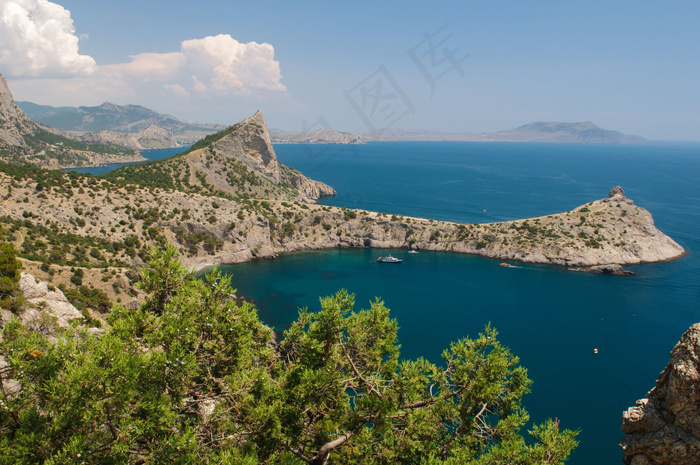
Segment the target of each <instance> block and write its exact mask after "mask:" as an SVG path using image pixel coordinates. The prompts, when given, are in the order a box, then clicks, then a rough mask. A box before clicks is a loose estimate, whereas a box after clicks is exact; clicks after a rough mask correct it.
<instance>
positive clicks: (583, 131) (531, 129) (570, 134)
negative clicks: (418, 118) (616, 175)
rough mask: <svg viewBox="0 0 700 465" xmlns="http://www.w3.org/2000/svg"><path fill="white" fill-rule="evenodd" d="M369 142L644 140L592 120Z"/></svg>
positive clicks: (389, 134) (388, 134) (400, 135)
mask: <svg viewBox="0 0 700 465" xmlns="http://www.w3.org/2000/svg"><path fill="white" fill-rule="evenodd" d="M362 140H363V141H365V142H368V141H474V142H559V143H575V144H643V143H646V142H648V141H647V140H646V139H644V138H643V137H639V136H632V135H627V134H623V133H621V132H619V131H611V130H608V129H603V128H601V127H599V126H596V125H595V124H593V123H591V122H590V121H586V122H582V123H557V122H537V123H530V124H526V125H524V126H520V127H518V128H515V129H506V130H505V131H498V132H487V133H479V134H475V133H459V132H443V131H424V130H410V129H408V130H407V129H385V130H383V131H375V132H370V133H363V134H362Z"/></svg>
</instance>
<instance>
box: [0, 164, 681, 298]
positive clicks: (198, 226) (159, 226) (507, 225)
mask: <svg viewBox="0 0 700 465" xmlns="http://www.w3.org/2000/svg"><path fill="white" fill-rule="evenodd" d="M91 182H92V184H90V183H91ZM0 197H2V198H3V201H2V204H1V205H0V216H7V217H10V218H13V219H24V220H27V221H29V222H31V223H32V224H39V225H48V226H50V227H52V228H53V229H54V230H56V231H61V232H66V233H72V234H75V235H78V236H92V237H101V238H106V239H108V240H109V241H111V242H113V243H122V244H123V243H124V242H125V241H126V242H128V241H129V237H131V238H132V239H133V238H134V237H136V238H138V240H139V242H140V244H139V245H140V247H137V246H134V248H133V249H132V252H134V251H135V252H136V253H138V252H139V251H141V250H145V249H146V248H147V247H148V246H151V245H155V244H156V242H157V241H158V240H161V241H163V240H165V241H167V242H170V243H173V244H176V245H177V246H178V247H179V248H180V249H181V252H182V255H183V256H184V260H185V262H186V263H188V264H190V265H192V266H194V267H196V268H203V267H206V266H210V265H214V264H220V263H236V262H242V261H247V260H251V259H255V258H271V257H275V256H277V255H278V254H280V253H283V252H288V251H297V250H305V249H324V248H334V247H362V246H370V247H390V248H391V247H393V248H400V247H414V248H418V249H422V250H445V251H453V252H462V253H473V254H478V255H483V256H486V257H493V258H496V259H499V260H504V259H508V260H519V261H524V262H532V263H549V264H557V265H568V266H590V265H597V264H611V263H617V264H632V263H643V262H654V261H661V260H670V259H673V258H677V257H679V256H681V255H683V253H684V250H683V249H682V248H681V247H680V246H679V245H678V244H676V243H675V242H674V241H673V240H672V239H670V238H669V237H668V236H666V235H664V234H663V233H661V232H660V231H659V230H658V229H656V228H655V227H654V225H653V220H652V218H651V215H650V214H649V212H648V211H646V210H644V209H643V208H640V207H637V206H635V205H634V204H633V202H632V201H631V200H629V199H627V198H625V197H624V195H623V194H616V195H614V196H612V197H609V198H606V199H603V200H598V201H595V202H591V203H589V204H587V205H585V206H582V207H579V208H576V209H574V210H572V211H570V212H566V213H560V214H554V215H550V216H543V217H538V218H532V219H528V220H519V221H511V222H503V223H492V224H483V225H478V224H456V223H447V222H439V221H433V220H427V219H420V218H409V217H402V216H390V215H386V214H378V213H374V212H366V211H361V210H344V209H340V208H333V207H322V206H319V205H308V204H303V203H298V202H286V201H260V200H240V201H236V200H228V199H222V198H216V197H211V196H201V195H198V194H185V193H181V192H178V191H172V190H163V189H147V188H135V189H134V188H133V186H131V187H129V188H128V189H127V188H124V187H116V186H114V185H110V184H109V183H107V182H105V183H101V182H99V183H95V181H94V179H92V180H91V179H90V178H87V177H85V178H78V179H77V180H74V181H73V184H72V185H71V184H70V183H63V184H62V185H61V186H60V187H59V186H56V187H50V188H46V189H44V190H41V191H40V192H39V194H37V183H36V182H35V181H33V180H23V181H17V180H13V179H11V178H9V177H8V176H7V175H5V174H0ZM149 211H150V214H149ZM23 231H25V232H23ZM39 236H41V234H37V233H34V235H33V237H32V235H30V234H27V232H26V228H24V229H23V228H19V229H18V230H17V233H16V234H15V244H16V245H17V247H18V248H19V249H20V250H21V249H22V248H23V247H24V242H25V241H28V244H29V245H30V246H31V244H32V242H33V241H34V242H35V241H36V240H37V239H40V240H41V237H39ZM43 242H47V241H46V240H44V241H43ZM132 242H133V240H132ZM55 247H58V246H53V245H51V244H49V245H48V246H46V247H45V249H43V251H42V253H43V254H44V256H46V257H48V256H50V254H51V252H52V249H53V248H55ZM64 248H65V246H64ZM75 250H76V249H75V248H73V249H70V247H69V250H68V252H66V255H65V259H66V260H67V261H70V260H71V258H72V257H73V255H74V252H75ZM101 252H102V255H103V257H101V258H99V259H93V258H92V257H91V256H90V255H89V254H88V255H87V258H88V260H89V261H90V263H91V264H92V265H93V266H98V265H99V264H100V263H104V261H105V259H108V260H109V259H111V260H117V261H121V262H122V263H123V264H124V265H126V266H133V265H141V264H142V260H141V259H140V258H139V256H138V255H135V256H133V257H131V256H129V253H128V250H127V249H126V248H124V247H123V245H122V248H121V249H120V250H118V251H117V252H116V253H111V254H110V253H106V252H104V250H103V251H101ZM132 254H133V253H132ZM82 255H86V254H85V251H83V252H82ZM114 263H115V262H113V264H114ZM34 268H35V267H34ZM35 271H36V270H35V269H32V272H35ZM100 273H103V271H94V270H93V271H89V272H88V273H86V274H88V275H89V274H100ZM118 273H119V274H120V275H123V273H124V269H121V268H120V269H119V270H118ZM37 274H38V276H39V277H40V278H42V279H43V278H45V277H46V276H45V273H44V274H42V273H37ZM112 276H114V275H112ZM115 279H116V277H115ZM112 282H113V280H112V279H111V278H110V279H109V280H108V281H107V285H111V283H112ZM96 284H97V285H100V284H99V283H96ZM122 284H124V283H123V282H121V283H120V284H119V285H122Z"/></svg>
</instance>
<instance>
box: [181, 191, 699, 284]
mask: <svg viewBox="0 0 700 465" xmlns="http://www.w3.org/2000/svg"><path fill="white" fill-rule="evenodd" d="M616 189H619V188H616ZM616 189H613V190H612V191H611V192H610V195H609V197H608V198H607V199H601V200H597V201H594V202H590V203H588V204H586V205H583V206H580V207H577V208H575V209H573V210H571V211H569V212H564V213H559V214H554V215H547V216H541V217H535V218H529V219H522V220H514V221H506V222H498V223H487V224H458V223H451V222H440V221H434V220H429V219H423V218H414V217H400V218H399V217H397V216H396V215H393V216H391V217H389V215H385V214H380V213H375V212H362V213H364V214H366V215H365V216H364V217H363V219H362V220H360V222H361V223H363V224H362V226H360V227H359V228H358V227H354V228H353V224H352V221H353V220H355V218H352V219H348V218H347V216H348V214H347V213H345V212H346V211H349V210H342V209H335V210H338V211H339V212H341V213H342V214H343V216H344V219H345V224H344V225H343V224H341V225H336V234H335V236H334V235H333V234H330V235H322V236H316V235H313V236H311V237H306V239H305V240H295V238H291V237H284V236H283V237H278V238H277V240H267V241H258V242H257V243H256V246H255V247H253V248H250V247H239V248H227V250H222V251H221V252H219V253H216V254H215V255H198V256H196V257H189V258H186V259H184V260H183V261H184V263H186V264H188V265H189V266H192V267H194V269H195V270H196V271H197V272H201V271H203V270H205V269H207V268H211V267H213V266H217V265H224V264H235V263H242V262H246V261H252V260H258V259H272V258H276V257H278V256H279V255H280V254H283V253H286V252H298V251H304V250H327V249H333V248H338V247H370V248H385V249H416V250H432V251H446V252H454V253H465V254H471V255H479V256H483V257H486V258H492V259H494V260H509V261H515V262H522V263H537V264H548V265H558V266H565V267H569V268H572V269H575V270H576V271H586V272H596V273H605V274H629V273H628V272H626V271H625V270H624V269H623V268H622V266H623V265H636V264H644V263H656V262H664V261H671V260H677V259H680V258H682V257H684V256H685V255H686V254H687V251H686V250H685V249H683V248H682V247H681V246H680V245H678V244H677V243H676V242H675V241H673V239H671V238H670V237H668V236H666V235H665V234H663V233H662V232H661V231H659V230H658V229H657V228H656V227H655V226H654V224H653V218H652V217H651V214H650V213H649V212H648V211H647V210H645V209H643V208H640V207H637V206H636V205H634V203H633V202H632V200H630V199H628V198H626V197H625V196H624V193H623V192H622V190H621V189H619V190H616ZM315 211H317V212H318V211H323V212H325V216H324V219H326V218H327V217H328V216H331V215H328V213H333V209H332V208H330V207H325V208H320V209H319V208H318V207H316V209H315ZM337 220H338V219H337V218H336V222H337ZM324 224H325V225H328V224H329V223H327V222H326V223H324ZM342 226H346V228H343V227H342ZM355 226H356V225H355ZM329 229H331V228H329ZM358 229H359V230H361V231H362V234H358V232H357V231H358ZM353 230H354V231H355V234H350V232H351V231H353ZM260 239H262V238H260ZM241 245H243V244H241ZM613 267H614V268H613Z"/></svg>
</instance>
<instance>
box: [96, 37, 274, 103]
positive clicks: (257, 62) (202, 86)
mask: <svg viewBox="0 0 700 465" xmlns="http://www.w3.org/2000/svg"><path fill="white" fill-rule="evenodd" d="M274 56H275V49H274V47H273V46H272V45H270V44H258V43H256V42H249V43H247V44H243V43H240V42H238V41H237V40H236V39H234V38H233V37H231V36H230V35H228V34H221V35H218V36H209V37H205V38H203V39H192V40H186V41H184V42H182V44H181V47H180V51H179V52H170V53H141V54H138V55H133V56H132V57H131V62H129V63H121V64H115V65H106V66H103V67H102V68H101V69H104V70H109V71H110V72H113V73H119V74H122V75H123V76H124V77H125V78H128V79H129V80H130V82H131V83H132V84H133V85H137V84H136V81H139V80H141V81H148V82H151V81H161V82H162V83H163V88H167V89H170V90H172V89H174V88H175V86H177V88H178V89H179V92H177V93H179V94H180V95H183V96H184V95H186V94H185V92H186V93H187V95H189V94H190V93H192V92H197V93H199V94H202V95H205V96H209V97H213V96H227V95H229V96H231V95H232V96H248V95H254V94H256V93H259V92H263V93H264V92H269V91H273V92H277V91H281V92H284V91H286V90H287V88H286V87H285V86H284V85H283V84H282V83H281V82H280V80H281V78H282V73H281V72H280V65H279V62H277V61H275V59H274ZM183 91H185V92H183Z"/></svg>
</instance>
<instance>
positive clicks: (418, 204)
mask: <svg viewBox="0 0 700 465" xmlns="http://www.w3.org/2000/svg"><path fill="white" fill-rule="evenodd" d="M275 149H276V151H277V155H278V157H279V158H280V160H281V161H282V162H283V163H285V164H288V165H290V166H293V167H295V168H297V169H299V170H300V171H302V172H303V173H305V174H307V175H309V176H310V177H312V178H314V179H318V180H321V181H324V182H326V183H328V184H330V185H332V186H333V187H334V188H335V189H336V190H337V191H338V193H339V194H338V195H337V196H336V197H332V198H328V199H324V201H323V203H325V204H328V205H336V206H346V207H349V208H361V209H366V210H375V211H381V212H387V213H397V214H404V215H412V216H421V217H428V218H434V219H439V220H449V221H459V222H478V223H485V222H493V221H503V220H512V219H518V218H524V217H531V216H538V215H547V214H551V213H558V212H562V211H568V210H571V209H573V208H575V207H577V206H579V205H581V204H584V203H586V202H589V201H591V200H595V199H599V198H602V197H605V196H606V195H607V193H608V191H609V190H610V189H611V188H612V187H614V186H615V185H618V184H619V185H621V186H622V187H623V189H624V190H625V192H626V194H627V196H628V197H630V198H631V199H633V200H634V201H635V203H636V204H637V205H640V206H642V207H644V208H647V209H648V210H650V211H651V213H652V214H653V215H654V218H655V221H656V225H657V226H658V227H659V228H660V229H661V230H662V231H664V232H665V233H667V234H669V235H670V236H671V237H673V238H674V239H675V240H676V241H677V242H679V243H680V244H681V245H682V246H683V247H685V248H686V249H687V250H688V251H689V254H688V255H687V256H686V257H684V258H683V259H680V260H677V261H674V262H669V263H659V264H647V265H639V266H633V267H629V268H630V269H632V270H633V271H635V272H637V273H638V275H637V276H632V277H612V276H599V275H590V274H585V273H578V272H572V271H567V270H565V269H563V268H559V267H553V266H539V265H519V266H517V267H514V268H503V267H500V266H499V265H498V261H495V260H489V259H483V258H480V257H472V256H467V255H458V254H449V253H439V252H421V253H420V254H418V255H408V254H406V253H405V252H403V251H391V253H392V254H393V255H394V256H398V257H399V258H404V263H402V264H401V265H386V264H384V265H382V264H377V263H375V259H376V257H377V256H379V255H381V254H383V253H386V251H381V250H376V249H339V250H330V251H320V252H306V253H294V254H288V255H285V256H282V257H280V258H278V259H276V260H267V261H258V262H252V263H245V264H239V265H233V266H230V267H225V268H226V270H227V271H229V272H231V273H233V275H234V279H233V281H234V285H235V287H237V288H238V290H239V293H241V294H243V295H245V296H247V297H250V298H251V299H253V300H254V301H255V303H256V305H257V306H258V308H259V311H260V316H261V318H262V319H263V320H264V321H265V322H266V323H268V324H270V325H272V326H274V327H275V328H276V329H278V330H284V329H285V327H286V326H287V325H288V324H289V323H290V322H291V321H293V320H294V319H295V318H296V314H297V309H298V308H300V307H309V308H310V309H317V308H318V297H319V296H324V295H330V294H333V293H335V292H336V291H337V290H338V289H341V288H345V289H348V290H349V291H351V292H354V293H356V295H357V299H356V302H357V307H365V308H366V307H367V305H368V302H369V301H370V300H372V299H374V297H375V296H380V297H382V298H383V299H384V301H385V302H386V304H387V306H388V307H389V308H391V309H392V313H393V316H394V317H395V318H396V319H397V320H398V323H399V326H400V330H399V340H400V343H401V344H402V355H403V356H404V357H406V358H416V357H418V356H425V357H427V358H429V359H430V360H432V361H434V362H440V353H441V352H442V350H443V349H445V348H446V347H448V345H449V343H450V342H451V341H454V340H457V339H459V338H461V337H464V336H471V337H475V336H476V335H477V334H478V332H479V331H481V330H483V328H484V325H485V324H487V323H488V322H491V323H492V324H493V326H495V327H496V328H497V330H498V331H499V333H500V339H501V341H502V342H503V343H505V344H506V345H508V346H509V347H510V348H511V349H512V350H513V352H514V353H515V354H517V355H518V356H519V357H520V358H521V363H522V364H523V365H524V366H525V367H526V368H527V369H528V370H529V376H530V377H531V378H532V379H533V380H534V386H533V390H532V393H531V394H529V395H527V396H526V397H525V401H524V402H525V406H526V408H527V409H528V411H529V412H530V414H531V416H532V418H533V420H535V421H536V422H542V421H544V420H546V419H548V418H553V417H557V418H559V419H560V420H561V424H562V425H563V426H564V427H566V428H573V429H580V430H581V434H580V436H579V439H580V442H581V445H580V446H579V447H578V449H577V451H576V452H575V454H574V456H573V457H572V459H571V461H570V463H571V464H575V465H584V464H618V463H621V456H622V454H621V452H620V450H619V449H618V446H617V444H618V442H619V440H620V439H621V437H622V433H621V431H620V417H621V413H622V411H623V410H625V409H626V408H627V407H629V406H632V405H634V402H635V400H636V399H638V398H641V397H643V396H644V395H645V394H646V392H647V391H648V390H649V389H651V388H652V387H653V386H654V383H655V380H656V377H657V376H658V374H659V372H660V371H661V370H662V369H663V368H664V367H665V365H666V364H667V363H668V354H669V352H670V350H671V349H672V348H673V346H674V344H675V343H676V342H677V341H678V339H679V337H680V336H681V334H682V333H683V332H684V331H685V330H686V329H687V328H688V327H689V326H690V325H691V324H693V323H695V322H698V321H700V311H699V310H700V305H699V304H700V260H698V258H697V254H696V252H697V250H698V247H699V246H700V233H699V232H698V231H699V229H700V144H681V143H678V144H675V143H668V144H666V143H664V144H661V143H652V144H646V145H632V146H614V145H569V144H514V143H510V144H508V143H465V142H463V143H449V142H445V143H439V142H438V143H436V142H430V143H428V142H425V143H422V142H410V143H402V142H394V143H390V142H385V143H371V144H367V145H362V146H315V145H278V146H276V147H275ZM594 348H597V349H598V351H599V353H598V354H594V353H593V349H594Z"/></svg>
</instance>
